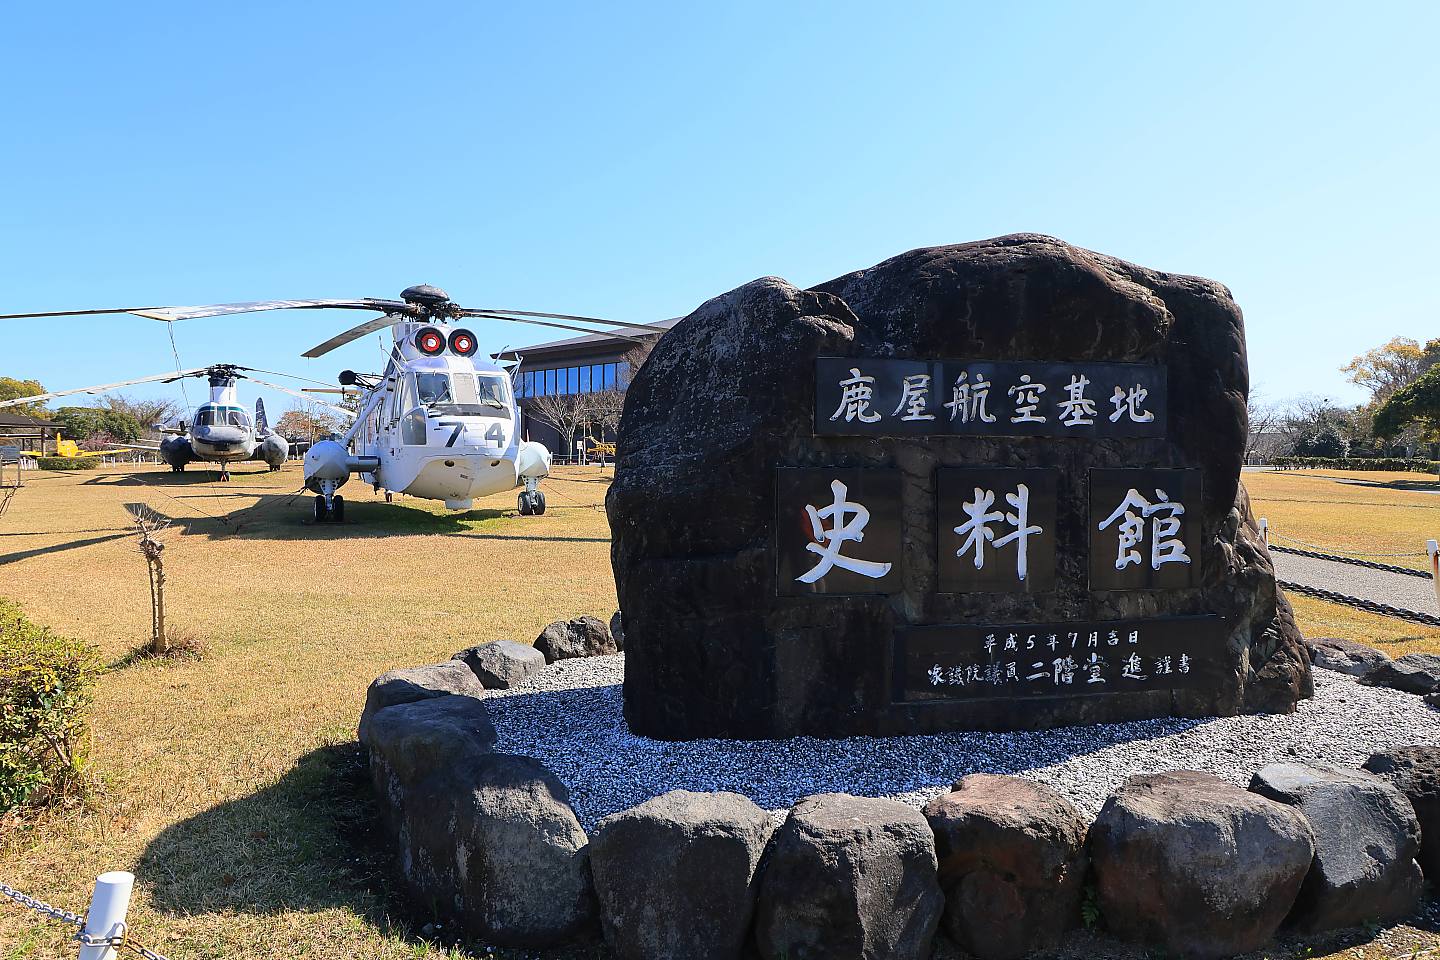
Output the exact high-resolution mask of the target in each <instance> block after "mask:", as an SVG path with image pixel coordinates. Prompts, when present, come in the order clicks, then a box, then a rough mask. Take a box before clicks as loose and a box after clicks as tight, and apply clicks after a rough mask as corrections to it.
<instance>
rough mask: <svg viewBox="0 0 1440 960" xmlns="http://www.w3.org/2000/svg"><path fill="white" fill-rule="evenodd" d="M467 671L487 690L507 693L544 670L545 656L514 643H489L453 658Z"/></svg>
mask: <svg viewBox="0 0 1440 960" xmlns="http://www.w3.org/2000/svg"><path fill="white" fill-rule="evenodd" d="M452 659H454V660H459V661H461V662H462V663H464V664H465V666H467V667H469V668H470V670H471V672H472V673H474V674H475V676H477V677H479V678H480V682H481V683H483V684H484V685H485V686H486V687H487V688H488V689H491V690H508V689H510V688H511V687H513V686H514V685H515V684H517V683H519V682H520V681H521V680H524V679H525V678H526V677H528V676H530V675H531V674H532V673H534V672H535V671H537V670H541V669H544V667H545V654H543V653H541V652H540V651H539V650H536V649H535V648H534V647H528V646H526V645H525V644H523V643H516V642H515V641H514V640H492V641H490V642H489V643H482V644H480V645H479V646H478V647H470V648H469V649H467V650H461V651H460V652H459V653H457V654H455V656H454V657H453V658H452Z"/></svg>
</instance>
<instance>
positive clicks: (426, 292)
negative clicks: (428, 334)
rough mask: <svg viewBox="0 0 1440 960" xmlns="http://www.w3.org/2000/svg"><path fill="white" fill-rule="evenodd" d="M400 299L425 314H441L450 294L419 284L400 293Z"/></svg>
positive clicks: (428, 285) (425, 284)
mask: <svg viewBox="0 0 1440 960" xmlns="http://www.w3.org/2000/svg"><path fill="white" fill-rule="evenodd" d="M400 299H401V300H404V301H405V302H406V303H408V304H410V305H411V306H416V307H419V308H420V309H422V310H424V311H425V312H426V313H437V312H442V308H443V307H445V306H446V305H447V304H448V303H449V302H450V294H448V293H446V292H445V291H444V290H441V289H440V288H439V287H432V286H431V285H430V284H428V283H420V284H416V285H415V286H413V287H406V288H405V289H404V290H402V291H400Z"/></svg>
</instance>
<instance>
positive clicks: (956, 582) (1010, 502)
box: [936, 467, 1060, 593]
mask: <svg viewBox="0 0 1440 960" xmlns="http://www.w3.org/2000/svg"><path fill="white" fill-rule="evenodd" d="M1059 484H1060V473H1059V471H1058V470H1055V469H1034V470H1028V469H1007V468H1004V467H974V468H971V467H941V468H940V469H939V470H937V471H936V494H937V501H938V504H937V517H938V524H939V530H938V537H937V543H938V549H939V554H940V555H939V557H938V562H937V564H936V569H937V571H938V576H939V587H938V589H939V591H940V592H941V593H970V592H975V591H990V592H996V593H1039V592H1042V591H1046V590H1053V589H1054V588H1055V543H1056V535H1055V525H1056V513H1057V505H1058V501H1059Z"/></svg>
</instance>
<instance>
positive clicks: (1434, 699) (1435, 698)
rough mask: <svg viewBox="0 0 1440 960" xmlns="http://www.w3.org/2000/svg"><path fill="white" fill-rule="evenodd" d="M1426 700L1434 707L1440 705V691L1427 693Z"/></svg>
mask: <svg viewBox="0 0 1440 960" xmlns="http://www.w3.org/2000/svg"><path fill="white" fill-rule="evenodd" d="M1425 702H1426V703H1427V704H1429V705H1430V706H1432V707H1440V693H1427V694H1425Z"/></svg>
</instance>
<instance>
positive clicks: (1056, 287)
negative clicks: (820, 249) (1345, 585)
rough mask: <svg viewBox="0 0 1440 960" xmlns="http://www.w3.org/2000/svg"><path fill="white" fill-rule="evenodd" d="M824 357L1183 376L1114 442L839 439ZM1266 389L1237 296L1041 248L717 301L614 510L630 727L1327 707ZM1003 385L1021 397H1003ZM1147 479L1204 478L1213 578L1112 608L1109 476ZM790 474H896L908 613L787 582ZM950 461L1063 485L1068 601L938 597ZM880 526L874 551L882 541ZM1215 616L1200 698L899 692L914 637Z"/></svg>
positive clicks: (1048, 592)
mask: <svg viewBox="0 0 1440 960" xmlns="http://www.w3.org/2000/svg"><path fill="white" fill-rule="evenodd" d="M824 357H833V358H880V359H886V358H912V359H932V358H944V359H954V360H972V359H973V360H975V361H979V362H985V361H995V362H1032V361H1041V360H1044V361H1054V362H1063V363H1075V364H1085V363H1090V362H1096V363H1098V362H1110V361H1117V362H1133V363H1146V364H1151V365H1156V366H1163V367H1164V368H1165V375H1166V377H1167V383H1168V387H1167V388H1166V389H1167V395H1168V404H1169V409H1168V413H1167V414H1166V425H1165V428H1166V433H1165V437H1164V439H1163V440H1162V439H1123V440H1115V441H1110V440H1104V441H1102V442H1081V441H1080V440H1079V439H1066V440H1064V441H1060V440H1055V439H1047V438H1044V437H1019V438H1015V437H1005V436H997V435H989V436H985V435H975V434H971V435H956V434H950V435H935V436H925V437H923V438H922V437H919V436H901V435H885V436H881V435H870V436H850V437H838V436H816V431H815V425H816V409H815V408H816V381H815V377H816V369H817V368H816V361H817V359H818V358H824ZM1058 383H1063V381H1057V384H1058ZM1058 389H1059V387H1058V386H1057V387H1052V388H1051V393H1050V394H1047V397H1046V399H1047V400H1048V399H1049V397H1051V396H1054V395H1055V392H1056V390H1058ZM1247 389H1248V369H1247V361H1246V353H1245V337H1244V325H1243V321H1242V318H1241V313H1240V309H1239V307H1238V306H1237V305H1236V304H1235V302H1234V300H1233V299H1232V298H1231V296H1230V292H1229V291H1228V290H1226V289H1225V287H1223V286H1222V285H1221V284H1219V283H1215V282H1213V281H1210V280H1204V279H1200V278H1196V277H1187V276H1180V275H1176V274H1167V273H1161V272H1158V271H1154V270H1150V269H1146V268H1144V267H1140V266H1136V265H1134V264H1130V263H1126V262H1124V261H1121V260H1117V259H1115V258H1112V257H1107V256H1104V255H1101V254H1098V253H1094V252H1092V251H1088V250H1082V249H1080V248H1077V247H1074V246H1071V245H1069V244H1066V243H1063V242H1061V241H1059V240H1056V239H1054V238H1052V237H1046V236H1040V235H1036V234H1018V235H1014V236H1007V237H1000V238H996V239H992V240H985V241H980V242H975V243H966V244H958V245H953V246H942V247H928V248H923V249H918V250H912V251H910V252H908V253H904V254H901V255H899V256H896V257H893V258H891V259H889V260H887V261H885V262H883V263H881V264H878V265H876V266H874V267H870V268H868V269H864V270H860V271H857V272H855V273H851V274H847V275H845V276H842V277H839V278H837V279H835V280H832V281H829V282H827V283H824V284H821V285H819V286H817V287H815V288H812V289H809V290H801V289H798V288H796V287H794V286H792V285H791V284H789V283H787V282H785V281H784V280H781V279H779V278H776V277H765V278H762V279H759V280H755V281H752V282H750V283H747V284H745V285H744V286H741V287H738V288H736V289H735V290H732V291H730V292H728V293H724V294H722V295H720V296H718V297H715V298H713V299H711V300H709V301H707V302H706V303H704V304H702V305H701V306H700V307H698V308H697V309H696V310H695V311H694V312H693V313H691V314H690V315H689V316H687V317H685V318H684V319H683V320H681V321H680V322H679V323H678V324H676V325H675V326H674V327H673V328H671V329H670V330H669V331H668V332H667V333H666V334H665V336H664V337H662V338H660V340H659V341H657V342H656V344H655V348H654V351H653V352H652V353H651V355H650V358H649V359H648V360H647V362H646V363H645V365H644V366H642V367H641V368H640V369H639V370H638V371H637V372H636V375H635V378H634V381H633V382H632V383H631V385H630V387H629V388H628V391H627V394H626V400H625V410H624V416H623V421H622V424H621V430H620V441H619V458H618V461H617V467H616V474H615V481H614V483H613V484H612V486H611V488H610V490H609V492H608V494H607V496H606V509H607V512H608V514H609V519H610V527H611V530H612V532H613V543H612V548H611V561H612V567H613V569H614V573H615V581H616V588H617V591H618V595H619V601H620V608H621V609H622V610H623V611H624V612H625V646H626V658H627V659H626V671H625V692H624V696H625V716H626V720H627V722H628V723H629V725H630V728H631V729H632V730H634V731H635V732H637V733H641V734H644V735H647V736H652V737H659V738H663V739H692V738H700V737H739V738H784V737H790V736H796V735H813V736H821V737H839V736H850V735H890V734H898V733H924V732H933V731H936V730H947V729H988V730H996V729H1018V728H1040V727H1052V726H1059V725H1067V724H1076V723H1097V722H1105V721H1114V720H1130V719H1136V718H1140V717H1154V716H1167V715H1180V716H1192V717H1203V716H1216V715H1232V714H1235V713H1238V712H1241V711H1245V710H1253V711H1286V710H1292V709H1294V705H1295V703H1296V701H1297V700H1298V699H1300V698H1302V697H1305V696H1308V695H1309V693H1310V673H1309V671H1310V665H1309V659H1308V657H1307V656H1306V654H1305V650H1304V648H1303V645H1302V640H1301V636H1300V633H1299V631H1298V630H1297V629H1296V627H1295V624H1294V620H1293V618H1292V617H1291V616H1290V613H1289V607H1288V604H1287V603H1286V602H1285V599H1284V597H1283V595H1282V594H1280V593H1279V591H1278V590H1277V589H1276V586H1275V575H1274V568H1273V566H1272V563H1271V560H1270V556H1269V553H1268V551H1267V550H1266V548H1265V544H1264V542H1263V540H1262V539H1261V537H1260V535H1259V530H1258V527H1257V525H1256V522H1255V519H1254V516H1253V513H1252V511H1251V509H1250V504H1249V499H1248V497H1246V496H1245V493H1244V489H1243V487H1242V486H1241V485H1240V482H1239V478H1240V465H1241V460H1242V457H1243V453H1244V446H1245V436H1246V431H1247V421H1246V408H1245V396H1246V391H1247ZM1004 391H1005V388H1004V386H1002V385H997V386H996V388H995V393H994V395H993V396H992V399H994V398H995V397H1003V396H1004ZM1105 410H1108V403H1107V402H1105V401H1104V400H1103V399H1102V412H1104V411H1105ZM827 412H828V411H827ZM825 413H826V412H822V413H821V414H820V416H824V415H825ZM883 413H884V414H885V415H887V416H888V415H889V414H891V410H889V409H886V410H885V411H883ZM1141 465H1143V466H1148V467H1155V468H1165V469H1172V468H1173V469H1182V468H1185V469H1195V470H1198V471H1200V474H1201V476H1200V480H1201V481H1202V482H1201V485H1200V486H1201V498H1200V499H1201V501H1202V502H1198V503H1195V504H1193V505H1187V510H1188V513H1187V519H1192V520H1193V521H1194V522H1196V523H1198V524H1199V529H1200V531H1201V535H1200V536H1199V537H1198V542H1197V543H1196V544H1195V545H1194V546H1193V548H1192V554H1193V556H1194V558H1195V562H1196V565H1197V566H1198V570H1199V572H1198V574H1197V577H1198V580H1199V585H1198V586H1196V587H1193V588H1187V589H1184V590H1164V591H1156V590H1097V591H1092V590H1090V589H1089V586H1088V580H1087V576H1088V574H1087V570H1086V564H1085V563H1084V560H1085V558H1086V557H1087V556H1088V555H1089V547H1088V540H1087V539H1086V537H1087V536H1088V535H1087V532H1086V531H1088V529H1089V524H1088V516H1089V510H1090V505H1089V501H1088V489H1089V488H1088V486H1087V484H1088V482H1089V481H1088V476H1089V470H1090V469H1091V468H1117V467H1124V468H1134V467H1137V466H1141ZM785 467H810V468H824V469H837V470H838V469H842V468H861V467H873V468H881V469H884V470H887V471H896V472H898V474H899V477H898V479H897V480H896V484H897V485H898V506H897V507H896V508H895V509H897V510H898V512H899V519H900V523H899V528H900V529H901V530H903V531H904V546H903V548H901V547H899V546H897V547H896V550H899V551H900V553H899V556H900V558H901V559H900V567H899V569H898V575H896V576H895V577H894V583H892V584H889V585H887V586H886V587H885V589H886V591H888V592H889V594H890V595H889V596H881V595H863V594H855V595H830V596H821V597H817V596H813V595H812V596H799V595H791V594H790V593H787V592H782V591H781V590H780V589H779V587H780V586H781V584H780V582H779V579H778V575H777V555H776V547H775V544H776V543H777V542H778V541H777V523H778V521H777V503H778V502H779V501H778V498H777V481H778V475H779V472H780V469H781V468H785ZM944 467H995V468H1011V467H1023V468H1046V469H1053V470H1055V471H1056V472H1057V473H1058V477H1059V479H1058V484H1059V486H1058V489H1057V492H1056V497H1057V499H1056V501H1055V502H1056V505H1057V509H1058V510H1059V514H1058V520H1057V524H1056V527H1055V528H1056V529H1057V530H1058V531H1059V533H1058V537H1059V556H1060V557H1061V558H1062V559H1063V560H1064V562H1062V563H1061V564H1060V565H1059V568H1058V569H1057V571H1056V573H1055V576H1056V583H1055V586H1054V588H1052V589H1039V590H1036V591H1033V592H1029V593H1017V594H1013V595H997V594H995V593H991V592H984V591H971V592H943V591H940V590H938V589H937V584H938V580H939V558H940V554H941V551H940V550H939V549H938V541H937V539H936V538H937V536H938V534H937V531H938V530H939V529H940V525H939V523H938V514H937V510H938V506H937V504H938V499H937V482H938V481H937V480H936V476H937V471H938V470H939V469H940V468H944ZM887 496H888V494H887ZM877 526H880V524H878V523H877V524H874V525H873V526H872V528H871V529H870V530H867V531H866V532H865V535H866V537H867V538H870V539H869V540H868V541H867V542H871V543H873V542H874V541H875V539H877V538H879V537H881V536H883V535H884V531H881V530H876V529H875V527H877ZM792 532H793V531H792ZM890 533H891V534H892V535H894V534H896V531H894V530H890ZM872 535H873V536H872ZM792 539H793V538H792ZM895 573H896V571H892V574H895ZM787 585H788V582H787ZM840 592H841V593H844V594H851V593H852V591H840ZM1201 613H1207V614H1213V615H1216V616H1218V617H1219V618H1221V620H1222V621H1223V623H1224V625H1225V626H1224V627H1223V628H1220V627H1217V629H1220V630H1221V631H1222V632H1221V634H1220V636H1218V637H1215V638H1213V639H1212V640H1211V641H1210V642H1207V644H1206V645H1205V648H1204V649H1203V651H1201V652H1200V653H1199V654H1196V653H1195V652H1194V651H1191V652H1190V656H1191V657H1192V658H1194V659H1195V660H1196V661H1197V662H1198V663H1200V664H1202V666H1203V668H1204V671H1205V673H1204V676H1205V681H1204V682H1203V683H1196V684H1193V685H1191V686H1187V687H1185V688H1183V689H1180V688H1177V689H1175V690H1173V691H1171V690H1164V689H1161V690H1153V689H1152V690H1144V691H1137V692H1134V693H1126V694H1116V695H1111V696H1103V697H1084V696H1056V697H1038V696H1036V697H1017V698H1012V699H993V698H992V699H967V698H953V699H936V700H934V701H933V702H930V703H926V704H924V705H923V708H920V709H916V708H915V707H914V706H913V705H911V704H903V703H898V704H897V703H896V702H895V701H894V698H893V692H894V691H893V685H892V684H891V682H890V679H891V659H890V658H891V654H890V651H891V648H892V641H893V639H894V638H895V636H896V635H897V631H898V630H903V629H905V628H910V627H915V626H924V625H933V624H977V623H985V624H996V623H1012V624H1023V623H1038V624H1044V623H1053V624H1059V623H1079V622H1086V621H1126V620H1137V619H1141V618H1148V617H1161V616H1171V615H1175V616H1181V615H1193V614H1201Z"/></svg>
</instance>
